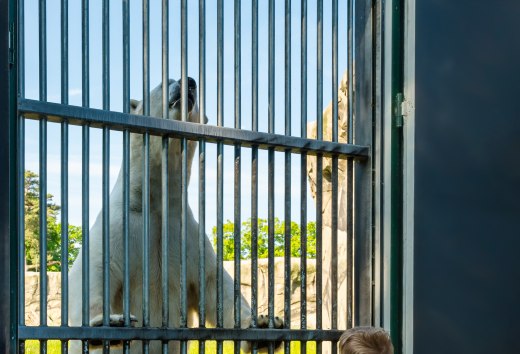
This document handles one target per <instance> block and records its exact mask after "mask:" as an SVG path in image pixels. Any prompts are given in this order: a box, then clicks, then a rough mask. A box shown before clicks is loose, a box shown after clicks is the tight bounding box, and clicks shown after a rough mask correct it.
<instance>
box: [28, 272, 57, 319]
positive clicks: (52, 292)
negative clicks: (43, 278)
mask: <svg viewBox="0 0 520 354" xmlns="http://www.w3.org/2000/svg"><path fill="white" fill-rule="evenodd" d="M47 294H48V297H47V325H48V326H59V325H61V273H58V272H48V273H47ZM25 324H26V325H27V326H38V325H39V324H40V273H39V272H25Z"/></svg>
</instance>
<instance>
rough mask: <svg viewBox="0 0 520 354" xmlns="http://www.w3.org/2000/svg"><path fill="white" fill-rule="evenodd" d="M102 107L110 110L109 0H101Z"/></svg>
mask: <svg viewBox="0 0 520 354" xmlns="http://www.w3.org/2000/svg"><path fill="white" fill-rule="evenodd" d="M102 22H103V23H102V26H103V35H102V42H103V50H102V54H101V55H102V57H103V58H102V60H103V109H104V110H107V111H108V110H110V0H103V21H102Z"/></svg>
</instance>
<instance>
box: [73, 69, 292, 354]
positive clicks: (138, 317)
mask: <svg viewBox="0 0 520 354" xmlns="http://www.w3.org/2000/svg"><path fill="white" fill-rule="evenodd" d="M168 85H169V87H168V90H169V103H170V105H169V107H170V110H169V119H175V120H180V115H181V113H180V111H181V107H180V106H181V105H180V97H181V85H182V83H181V82H180V80H179V81H176V80H169V82H168ZM196 91H197V85H196V83H195V80H193V79H191V78H188V111H189V114H188V120H189V121H190V122H193V123H201V119H200V116H199V111H198V106H197V92H196ZM131 108H132V110H131V113H132V114H138V115H142V114H143V104H142V102H139V101H135V100H132V102H131ZM150 115H151V116H153V117H162V85H159V86H158V87H156V88H155V89H154V90H153V91H152V92H151V94H150ZM203 123H205V122H203ZM196 144H197V143H196V142H195V141H189V142H188V179H189V171H190V168H191V161H192V159H193V155H194V153H195V149H196ZM149 146H150V273H149V274H150V302H149V303H150V326H151V327H161V325H162V286H161V225H162V203H161V200H162V188H161V166H162V153H161V152H162V139H161V138H160V137H155V136H151V137H150V145H149ZM168 155H169V157H168V158H169V161H168V172H169V179H170V180H169V181H168V183H169V205H170V209H169V210H170V214H169V216H168V217H169V220H170V225H169V230H168V231H169V241H168V242H169V245H168V248H169V257H168V264H169V267H168V277H169V279H170V282H169V327H178V326H179V320H180V300H179V297H180V232H181V222H180V220H181V215H182V214H181V212H182V210H181V207H180V206H181V195H182V193H181V173H180V171H181V166H182V159H181V142H180V140H178V139H170V143H169V150H168ZM142 166H143V137H142V135H141V134H131V135H130V191H129V195H130V208H129V209H130V211H129V212H130V218H129V252H130V269H129V273H130V289H131V290H130V313H131V315H132V322H137V324H136V326H140V324H142V314H143V310H142V295H143V282H142V278H143V272H142V271H143V268H142V267H143V259H142V258H143V241H142V235H143V211H142V186H143V169H142ZM122 192H123V171H122V169H121V171H120V173H119V177H118V179H117V182H116V184H115V187H114V189H113V190H112V193H111V194H110V314H111V315H110V322H111V324H110V325H111V326H121V325H122V322H123V316H122V315H121V314H122V313H123V295H122V294H123V290H122V289H123V234H122V233H123V231H122V229H123V225H122V219H123V217H122V209H123V207H122ZM102 222H103V217H102V212H100V213H99V215H98V217H97V219H96V221H95V223H94V225H93V226H92V228H91V230H90V235H89V240H90V243H89V245H90V259H89V282H90V289H89V294H90V295H89V296H90V309H89V319H90V326H101V325H102V313H103V275H102V274H103V254H102ZM186 228H187V234H188V237H187V244H186V248H187V259H188V262H187V270H186V273H187V274H186V279H187V289H188V290H187V294H188V296H187V302H188V304H187V306H188V311H189V314H188V322H189V323H188V324H189V325H191V324H192V321H191V320H192V319H193V318H194V317H196V316H194V313H195V312H196V311H198V301H199V297H200V293H199V283H198V276H199V275H198V264H199V243H198V228H199V225H198V223H197V221H196V220H195V218H194V217H193V214H192V211H191V208H190V207H189V206H187V224H186ZM205 262H206V278H205V279H206V288H205V289H206V292H205V297H206V308H205V310H206V319H207V324H208V325H210V326H214V325H215V324H216V305H217V304H216V280H217V279H216V278H217V275H216V255H215V252H214V250H213V248H212V245H211V243H210V241H209V239H208V238H207V237H206V244H205ZM82 266H83V260H82V254H81V252H80V253H79V256H78V258H77V259H76V261H75V262H74V264H73V266H72V268H71V270H70V272H69V289H70V291H69V325H70V326H81V323H82V296H81V289H82ZM223 291H224V296H223V309H225V310H224V313H223V315H224V316H223V317H224V327H227V328H232V327H233V326H234V315H233V310H231V309H233V308H234V292H233V291H234V284H233V280H232V278H231V276H230V275H229V274H228V273H227V272H225V271H224V281H223ZM250 316H251V309H250V307H249V304H248V302H247V301H246V299H245V298H244V297H243V296H242V301H241V327H242V328H248V327H250V324H251V317H250ZM258 326H259V327H267V317H266V316H260V318H259V319H258ZM282 326H283V323H282V321H281V320H280V319H279V318H276V319H275V327H276V328H281V327H282ZM100 344H101V343H100V342H99V341H91V343H90V346H91V349H92V350H96V349H98V348H100V347H99V345H100ZM112 344H113V343H112ZM117 344H120V343H117ZM169 347H170V348H169V349H170V352H171V353H179V342H173V341H172V342H170V344H169ZM112 348H114V346H112ZM112 348H111V349H112ZM250 348H251V346H250V343H247V342H243V343H242V349H243V350H244V351H249V350H250ZM141 350H142V344H141V343H140V342H139V341H134V342H133V343H132V353H141ZM70 352H71V353H80V352H81V342H79V341H71V345H70ZM160 352H161V343H160V342H157V341H152V342H150V353H160Z"/></svg>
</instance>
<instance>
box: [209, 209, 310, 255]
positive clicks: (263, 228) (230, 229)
mask: <svg viewBox="0 0 520 354" xmlns="http://www.w3.org/2000/svg"><path fill="white" fill-rule="evenodd" d="M273 229H274V255H275V257H279V256H283V255H284V254H285V222H284V221H280V220H279V219H278V218H275V219H274V228H273ZM234 230H235V225H234V223H233V222H231V221H229V220H228V221H227V222H226V223H225V224H224V225H223V248H224V260H226V261H229V260H233V259H234V254H235V251H234V250H235V235H234ZM290 231H291V232H290V234H291V236H290V250H291V257H300V256H301V229H300V225H299V224H297V223H296V222H294V221H291V228H290ZM306 234H307V258H316V223H315V222H313V221H311V222H309V223H308V224H307V233H306ZM268 235H269V225H268V222H267V219H258V236H257V237H258V242H257V245H258V258H267V255H268ZM212 236H213V237H212V241H213V247H214V248H215V249H216V247H217V227H216V226H214V227H213V229H212ZM240 243H241V244H240V258H241V259H251V252H252V248H251V245H252V225H251V219H248V220H247V221H244V222H242V225H241V228H240Z"/></svg>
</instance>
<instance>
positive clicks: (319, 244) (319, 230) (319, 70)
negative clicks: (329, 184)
mask: <svg viewBox="0 0 520 354" xmlns="http://www.w3.org/2000/svg"><path fill="white" fill-rule="evenodd" d="M316 41H317V43H316V52H317V58H316V121H317V139H318V140H323V1H322V0H318V1H317V8H316ZM316 169H317V171H316V187H317V188H316V328H318V329H322V328H323V323H322V321H323V293H322V291H323V258H322V257H323V252H322V249H323V214H322V211H323V156H322V155H318V156H316ZM316 352H317V353H318V354H321V352H322V343H321V342H319V341H318V342H317V343H316Z"/></svg>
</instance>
